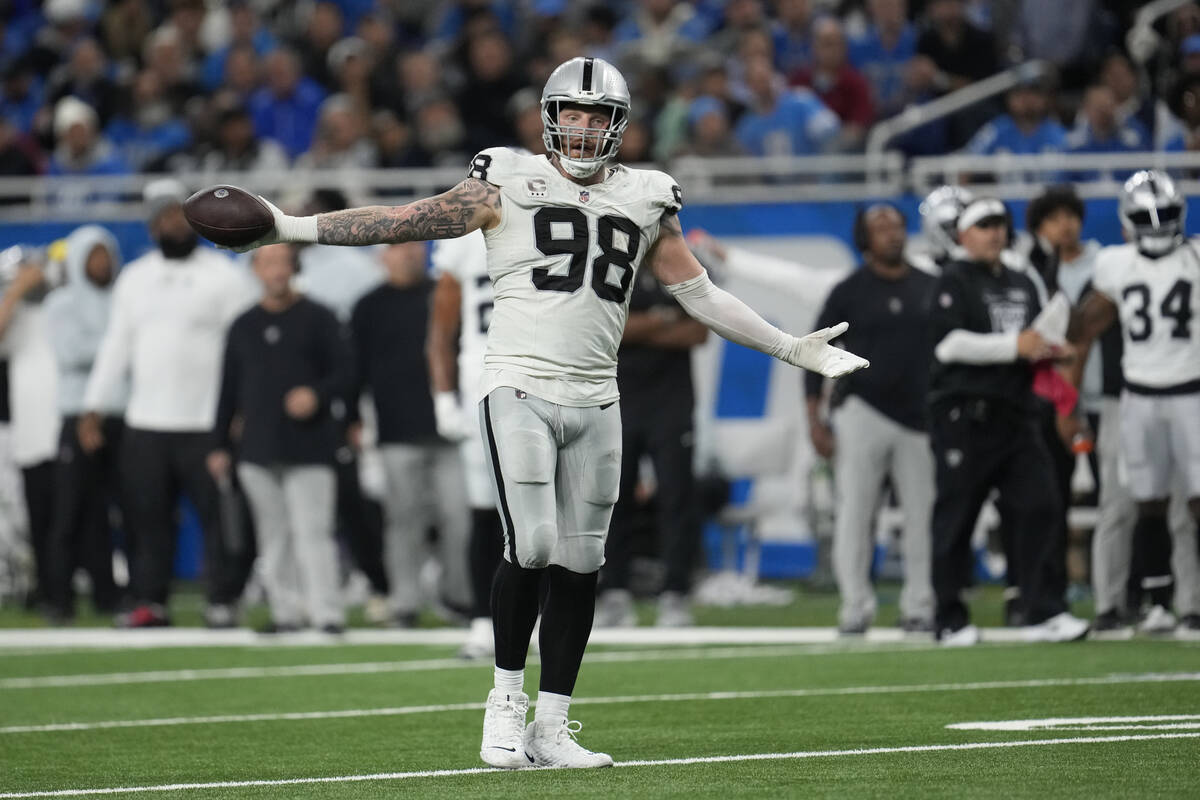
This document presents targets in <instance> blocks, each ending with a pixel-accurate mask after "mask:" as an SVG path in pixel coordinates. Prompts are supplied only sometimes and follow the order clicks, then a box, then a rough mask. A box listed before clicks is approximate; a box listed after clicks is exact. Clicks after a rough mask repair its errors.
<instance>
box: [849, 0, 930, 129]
mask: <svg viewBox="0 0 1200 800" xmlns="http://www.w3.org/2000/svg"><path fill="white" fill-rule="evenodd" d="M907 6H908V3H907V2H906V0H867V14H868V15H869V17H870V20H871V21H870V24H868V26H867V29H866V32H865V33H863V34H862V35H861V36H859V37H858V38H856V39H854V40H852V41H851V42H850V63H851V64H853V65H854V68H855V69H857V70H858V71H859V72H861V73H862V74H863V77H865V78H866V79H867V83H869V84H871V90H872V91H873V92H874V100H875V112H876V114H877V115H878V118H879V119H886V118H887V117H890V116H893V115H895V114H896V113H898V112H899V111H901V110H902V109H903V108H904V106H905V105H906V104H907V103H908V100H909V93H908V86H907V82H906V80H905V73H906V72H907V70H908V62H909V61H911V60H912V58H913V56H915V55H916V54H917V30H916V28H914V27H913V25H912V23H910V22H909V21H908V8H907Z"/></svg>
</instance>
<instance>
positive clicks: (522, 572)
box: [492, 561, 545, 671]
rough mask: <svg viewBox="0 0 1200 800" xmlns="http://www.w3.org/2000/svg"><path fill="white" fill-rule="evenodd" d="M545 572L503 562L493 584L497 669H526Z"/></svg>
mask: <svg viewBox="0 0 1200 800" xmlns="http://www.w3.org/2000/svg"><path fill="white" fill-rule="evenodd" d="M543 572H545V570H544V569H524V568H522V567H518V566H516V565H515V564H510V563H509V562H508V561H501V562H500V566H499V567H498V568H497V569H496V578H495V580H494V581H492V628H493V630H494V632H495V637H496V666H497V667H499V668H501V669H506V670H512V671H516V670H523V669H525V656H526V655H528V653H529V637H530V636H532V635H533V624H534V623H535V622H536V621H537V615H538V583H539V582H540V581H541V579H542V573H543Z"/></svg>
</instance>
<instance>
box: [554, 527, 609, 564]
mask: <svg viewBox="0 0 1200 800" xmlns="http://www.w3.org/2000/svg"><path fill="white" fill-rule="evenodd" d="M553 563H554V564H555V565H557V566H560V567H564V568H566V569H568V570H570V571H571V572H578V573H581V574H582V573H589V572H596V571H597V570H599V569H600V568H601V567H602V566H604V536H603V535H597V534H587V533H585V534H579V535H577V536H567V537H564V538H563V540H562V541H561V542H560V543H559V546H558V549H557V550H555V551H554V560H553Z"/></svg>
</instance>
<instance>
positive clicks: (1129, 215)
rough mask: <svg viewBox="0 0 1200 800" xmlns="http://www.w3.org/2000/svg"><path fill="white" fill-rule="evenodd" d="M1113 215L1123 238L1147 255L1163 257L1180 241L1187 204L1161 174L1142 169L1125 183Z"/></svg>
mask: <svg viewBox="0 0 1200 800" xmlns="http://www.w3.org/2000/svg"><path fill="white" fill-rule="evenodd" d="M1117 214H1118V216H1120V218H1121V228H1122V229H1123V230H1124V231H1125V235H1126V237H1127V238H1128V239H1129V241H1131V242H1133V243H1135V244H1136V245H1137V248H1138V250H1139V251H1140V252H1141V253H1143V254H1145V255H1147V256H1150V257H1152V258H1157V257H1159V256H1164V255H1166V254H1168V253H1170V252H1171V251H1172V250H1174V249H1175V248H1176V247H1178V246H1179V245H1180V244H1181V243H1182V242H1183V238H1184V233H1183V226H1184V221H1185V219H1186V218H1187V203H1186V201H1185V200H1184V198H1183V195H1182V194H1180V192H1179V190H1178V189H1177V188H1176V187H1175V182H1174V181H1173V180H1171V178H1170V176H1168V175H1167V174H1166V173H1164V172H1159V171H1158V170H1142V171H1141V172H1138V173H1135V174H1134V175H1133V177H1131V178H1130V179H1129V180H1128V181H1126V182H1125V186H1124V187H1123V188H1122V189H1121V198H1120V202H1119V204H1118V208H1117Z"/></svg>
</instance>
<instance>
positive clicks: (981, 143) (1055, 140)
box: [965, 83, 1067, 155]
mask: <svg viewBox="0 0 1200 800" xmlns="http://www.w3.org/2000/svg"><path fill="white" fill-rule="evenodd" d="M1007 106H1008V113H1007V114H1001V115H1000V116H998V117H996V118H995V119H993V120H992V121H991V122H989V123H987V124H986V125H984V126H983V127H982V128H980V129H979V130H978V131H976V133H975V135H974V136H973V137H971V141H969V142H967V146H966V148H965V149H966V151H967V152H968V153H975V154H976V155H993V154H995V153H1013V154H1015V155H1024V154H1031V153H1061V152H1062V151H1064V150H1066V149H1067V141H1066V140H1067V131H1066V129H1065V128H1063V126H1062V125H1061V124H1060V123H1059V122H1058V120H1055V119H1052V118H1051V117H1050V116H1049V110H1050V97H1049V94H1048V92H1047V91H1046V89H1045V87H1043V86H1040V85H1038V84H1036V83H1023V84H1021V85H1020V86H1016V87H1014V88H1013V89H1012V90H1011V91H1009V93H1008V97H1007Z"/></svg>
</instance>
